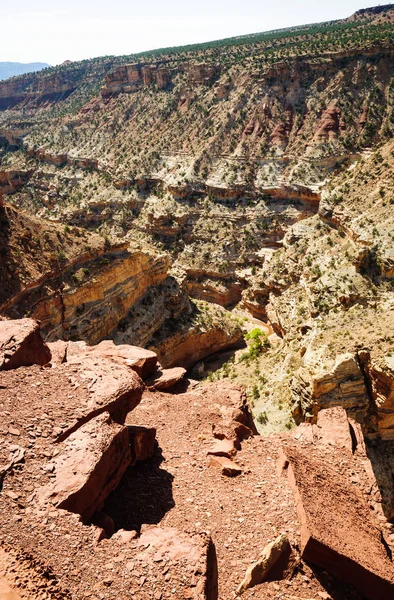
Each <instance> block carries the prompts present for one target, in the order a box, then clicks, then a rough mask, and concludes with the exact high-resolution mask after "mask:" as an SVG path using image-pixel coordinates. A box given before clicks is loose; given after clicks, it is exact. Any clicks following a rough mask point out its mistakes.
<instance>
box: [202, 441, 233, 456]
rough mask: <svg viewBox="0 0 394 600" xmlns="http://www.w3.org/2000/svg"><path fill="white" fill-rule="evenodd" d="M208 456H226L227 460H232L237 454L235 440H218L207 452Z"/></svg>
mask: <svg viewBox="0 0 394 600" xmlns="http://www.w3.org/2000/svg"><path fill="white" fill-rule="evenodd" d="M207 454H208V455H212V456H225V457H226V458H231V457H232V456H235V455H236V454H237V448H236V445H235V440H228V439H226V438H224V439H223V440H218V441H217V442H216V444H215V445H214V446H213V447H212V448H211V449H210V450H208V452H207Z"/></svg>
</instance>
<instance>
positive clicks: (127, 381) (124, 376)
mask: <svg viewBox="0 0 394 600" xmlns="http://www.w3.org/2000/svg"><path fill="white" fill-rule="evenodd" d="M62 367H63V369H66V370H68V371H69V373H70V377H71V379H75V380H76V375H77V374H78V375H79V377H80V379H81V380H82V381H84V382H86V384H87V387H88V392H89V397H88V400H87V401H85V402H81V403H80V406H79V409H78V412H76V413H74V415H73V417H74V418H73V419H72V421H71V422H70V425H69V427H68V428H67V429H66V430H65V431H63V433H62V435H61V436H60V437H59V440H63V439H65V437H66V436H67V435H69V434H70V433H71V432H72V431H74V430H75V429H76V428H77V427H80V426H81V425H82V424H83V423H85V422H86V421H88V420H89V419H92V418H93V417H95V416H96V415H98V414H100V413H102V412H104V411H107V412H109V413H110V414H111V415H112V417H113V418H114V420H115V421H117V422H119V423H122V422H124V419H125V418H126V415H127V414H128V413H129V412H130V411H131V410H133V409H134V408H135V407H136V406H137V404H139V402H140V400H141V396H142V392H143V389H144V384H143V382H142V380H141V379H140V378H139V376H138V375H137V373H135V372H134V371H133V370H131V369H129V368H128V367H127V366H125V365H123V364H118V363H114V362H112V361H111V360H109V359H106V358H102V357H98V356H97V357H96V356H90V355H76V356H73V357H72V358H70V359H69V360H68V361H67V363H65V365H62Z"/></svg>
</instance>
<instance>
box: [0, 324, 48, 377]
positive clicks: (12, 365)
mask: <svg viewBox="0 0 394 600" xmlns="http://www.w3.org/2000/svg"><path fill="white" fill-rule="evenodd" d="M50 360H51V352H50V350H49V348H48V346H47V344H45V342H44V341H43V339H42V337H41V334H40V325H39V323H37V322H36V321H34V320H33V319H21V320H20V321H0V371H1V370H7V369H17V368H18V367H28V366H30V365H45V364H47V363H49V362H50Z"/></svg>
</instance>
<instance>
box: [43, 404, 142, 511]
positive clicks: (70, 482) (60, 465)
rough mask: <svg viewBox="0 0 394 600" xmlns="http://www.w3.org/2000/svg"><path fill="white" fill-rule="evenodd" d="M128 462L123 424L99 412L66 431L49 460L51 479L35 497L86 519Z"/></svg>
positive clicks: (129, 453)
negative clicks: (67, 433) (72, 429)
mask: <svg viewBox="0 0 394 600" xmlns="http://www.w3.org/2000/svg"><path fill="white" fill-rule="evenodd" d="M130 463H131V452H130V446H129V432H128V429H127V427H124V426H122V425H118V424H117V423H114V422H113V421H112V420H111V417H110V415H109V414H108V413H104V414H102V415H99V416H98V417H96V418H95V419H93V420H92V421H89V423H86V424H85V425H84V426H83V427H81V428H80V429H78V430H77V431H76V432H74V433H73V434H72V435H70V437H69V438H68V439H67V441H66V442H65V443H64V448H63V451H62V452H61V453H60V454H59V455H58V456H57V457H56V458H55V459H54V460H52V461H51V463H50V468H51V469H53V472H54V474H55V479H54V481H53V482H51V483H49V484H48V485H47V486H45V487H44V488H43V489H41V490H40V491H39V493H38V501H39V503H40V504H46V503H52V504H54V505H55V506H56V507H57V508H63V509H65V510H68V511H70V512H73V513H77V514H79V515H81V517H82V520H83V521H84V522H86V521H87V520H88V519H90V518H91V517H92V515H93V514H94V513H95V512H96V510H99V509H100V506H101V505H102V504H103V502H104V500H105V498H106V497H107V496H108V494H109V493H110V492H112V490H114V489H115V488H116V487H117V485H118V483H119V481H120V479H121V477H122V475H123V473H124V472H125V471H126V469H127V467H128V466H129V464H130Z"/></svg>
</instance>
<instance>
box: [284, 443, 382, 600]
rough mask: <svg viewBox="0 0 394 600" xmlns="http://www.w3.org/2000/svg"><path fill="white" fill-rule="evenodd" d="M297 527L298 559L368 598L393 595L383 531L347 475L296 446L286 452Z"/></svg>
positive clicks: (322, 457)
mask: <svg viewBox="0 0 394 600" xmlns="http://www.w3.org/2000/svg"><path fill="white" fill-rule="evenodd" d="M282 465H284V466H285V468H286V469H287V474H288V478H289V482H290V485H291V487H292V489H293V492H294V495H295V498H296V502H297V512H298V517H299V520H300V523H301V551H302V557H303V558H304V559H305V560H307V561H309V562H311V563H312V564H315V565H317V566H319V567H322V568H323V569H326V570H327V571H329V572H330V573H332V574H333V575H334V576H335V577H338V578H339V579H341V580H343V581H347V582H349V583H351V584H353V585H354V586H355V587H357V588H358V589H359V590H360V591H361V592H362V593H363V594H364V595H365V596H366V597H367V598H370V599H371V600H381V598H390V597H391V596H392V595H393V594H394V569H393V564H392V563H391V562H390V560H389V559H388V556H387V553H386V550H385V548H384V546H383V544H382V542H381V532H380V531H379V530H378V529H377V527H376V525H375V522H374V521H373V520H372V516H371V513H370V509H369V507H368V506H367V504H366V502H365V500H364V498H363V497H362V495H361V493H360V492H357V491H355V489H354V487H353V488H352V486H351V484H350V481H349V479H348V475H347V474H343V473H341V472H340V471H339V469H338V468H335V467H334V465H333V464H332V463H331V464H330V455H328V456H326V455H325V453H319V454H318V453H316V452H315V453H314V457H312V456H311V453H310V451H309V450H308V449H304V450H301V449H299V448H295V447H287V448H285V449H284V454H283V457H282Z"/></svg>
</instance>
